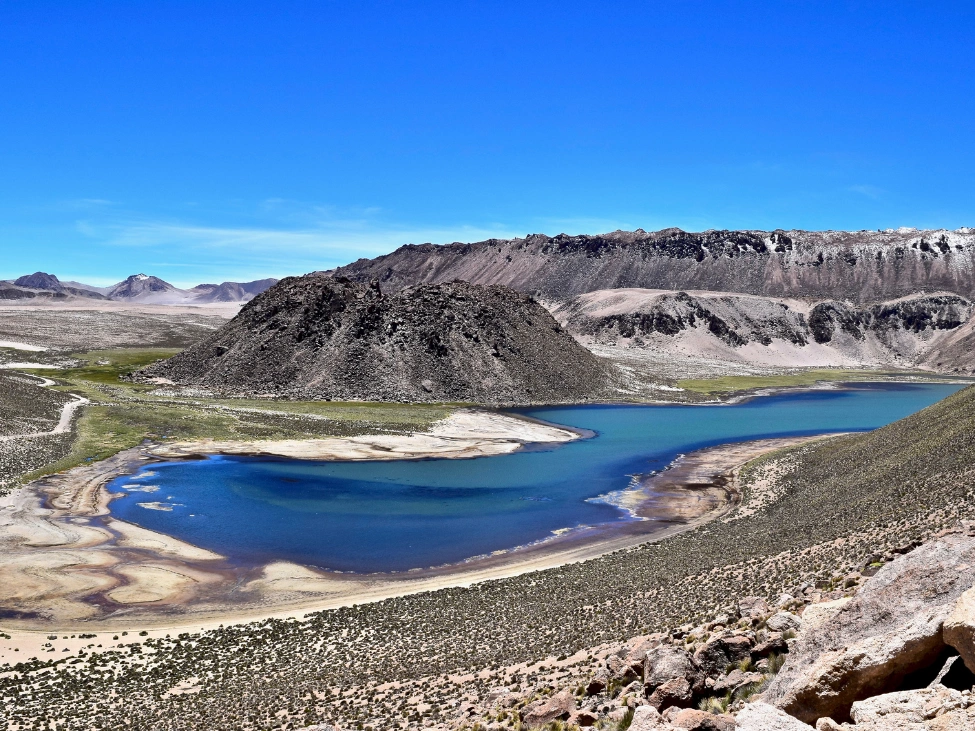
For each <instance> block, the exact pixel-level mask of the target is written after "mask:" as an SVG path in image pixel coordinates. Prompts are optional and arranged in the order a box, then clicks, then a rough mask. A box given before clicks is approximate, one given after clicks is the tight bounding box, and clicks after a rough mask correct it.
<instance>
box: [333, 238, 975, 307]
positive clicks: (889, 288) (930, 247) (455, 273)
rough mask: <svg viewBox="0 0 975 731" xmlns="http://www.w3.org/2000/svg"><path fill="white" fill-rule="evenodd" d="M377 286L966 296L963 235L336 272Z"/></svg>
mask: <svg viewBox="0 0 975 731" xmlns="http://www.w3.org/2000/svg"><path fill="white" fill-rule="evenodd" d="M336 274H337V275H340V276H345V277H349V278H352V279H355V280H358V281H362V282H369V281H373V280H379V282H380V283H381V284H382V286H383V287H384V288H388V289H398V288H402V287H406V286H409V285H413V284H420V283H435V282H448V281H452V280H454V279H462V280H465V281H469V282H474V283H477V284H504V285H507V286H509V287H512V288H514V289H517V290H519V291H522V292H528V293H535V294H538V295H540V296H541V297H542V298H544V299H547V300H558V301H563V300H566V299H569V298H570V297H574V296H576V295H579V294H583V293H585V292H594V291H596V290H601V289H618V288H623V287H636V288H644V289H670V290H678V289H681V290H709V291H716V292H740V293H745V294H757V295H765V296H771V297H801V298H807V297H810V298H817V299H839V300H851V301H854V302H876V301H881V300H889V299H896V298H898V297H903V296H905V295H909V294H913V293H916V292H935V291H944V292H953V293H955V294H959V295H961V296H963V297H967V298H975V230H973V229H968V228H961V229H957V230H955V231H948V230H944V229H941V230H926V231H920V230H918V229H913V228H902V229H897V230H892V229H889V230H887V231H781V230H779V231H704V232H702V233H690V232H687V231H682V230H680V229H677V228H668V229H663V230H661V231H654V232H646V231H643V230H642V229H637V230H636V231H614V232H612V233H607V234H602V235H596V236H588V235H583V236H567V235H565V234H559V235H558V236H546V235H544V234H532V235H530V236H527V237H525V238H523V239H507V240H502V239H491V240H488V241H482V242H479V243H474V244H460V243H455V244H449V245H446V246H434V245H433V244H422V245H412V244H410V245H407V246H403V247H400V248H399V249H397V250H396V251H394V252H392V253H391V254H387V255H385V256H380V257H377V258H375V259H360V260H359V261H356V262H354V263H352V264H349V265H348V266H345V267H341V268H340V269H338V270H337V271H336Z"/></svg>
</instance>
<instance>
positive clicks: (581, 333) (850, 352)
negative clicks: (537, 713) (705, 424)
mask: <svg viewBox="0 0 975 731" xmlns="http://www.w3.org/2000/svg"><path fill="white" fill-rule="evenodd" d="M553 314H554V315H555V317H556V319H557V320H559V322H560V323H562V325H563V326H564V327H565V328H566V329H567V330H568V331H569V332H570V333H572V334H573V335H574V336H575V337H576V338H577V339H578V340H579V341H580V342H582V343H584V344H586V345H590V346H598V348H599V352H600V353H602V354H604V355H605V354H606V353H607V352H608V349H610V348H612V349H615V350H617V351H620V352H622V351H623V350H624V349H625V350H626V351H627V352H628V354H629V355H630V356H631V357H635V356H637V355H639V354H640V353H642V352H647V353H651V352H652V355H653V356H654V357H655V358H657V359H658V360H659V359H660V358H661V357H664V356H668V355H669V356H670V357H671V358H672V359H673V360H674V361H675V362H678V361H681V360H683V359H686V357H687V355H688V354H689V353H691V354H694V355H695V356H697V357H701V358H712V359H715V360H721V361H725V362H729V363H747V364H752V365H766V366H780V367H808V366H820V367H822V366H881V367H890V366H900V367H909V366H918V365H923V366H925V367H931V368H934V369H937V370H942V371H951V372H955V373H958V372H969V371H973V370H975V358H973V352H975V351H973V350H972V348H971V347H970V346H971V342H970V341H971V332H972V330H971V328H972V326H973V325H975V319H973V314H975V305H973V304H972V302H970V301H969V300H967V299H965V298H963V297H959V296H958V295H954V294H945V293H941V294H923V295H913V296H909V297H903V298H900V299H897V300H891V301H888V302H882V303H878V304H874V305H854V304H851V303H847V302H841V301H837V300H823V301H820V302H815V301H802V300H795V299H778V298H770V297H759V296H756V295H739V294H727V293H721V292H692V293H687V292H670V291H661V290H646V289H610V290H599V291H596V292H588V293H586V294H582V295H579V296H577V297H574V298H572V299H571V300H569V301H568V302H565V303H563V304H562V305H560V306H558V307H557V308H555V310H554V311H553ZM964 333H968V335H969V338H968V339H967V340H966V339H965V336H964Z"/></svg>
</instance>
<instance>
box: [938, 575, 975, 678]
mask: <svg viewBox="0 0 975 731" xmlns="http://www.w3.org/2000/svg"><path fill="white" fill-rule="evenodd" d="M944 638H945V642H947V643H948V644H949V645H951V646H952V647H954V648H955V649H956V650H958V654H959V655H961V658H962V660H964V661H965V666H966V667H967V668H968V669H969V670H971V671H972V672H973V673H975V589H969V590H968V591H966V592H965V593H964V594H962V595H961V596H960V597H959V599H958V601H957V602H956V603H955V607H954V609H952V610H951V614H950V615H949V616H948V619H947V620H945V626H944Z"/></svg>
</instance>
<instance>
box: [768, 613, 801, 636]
mask: <svg viewBox="0 0 975 731" xmlns="http://www.w3.org/2000/svg"><path fill="white" fill-rule="evenodd" d="M765 626H766V627H768V628H769V629H770V630H772V631H773V632H787V631H789V630H790V629H791V630H793V631H796V630H798V629H799V627H800V626H802V620H801V619H799V617H797V616H796V615H795V614H793V613H792V612H776V613H775V614H773V615H772V616H771V617H769V618H768V619H767V620H765Z"/></svg>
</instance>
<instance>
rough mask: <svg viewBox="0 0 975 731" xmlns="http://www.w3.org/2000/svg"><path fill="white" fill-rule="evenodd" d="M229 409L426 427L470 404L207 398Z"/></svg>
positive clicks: (209, 401)
mask: <svg viewBox="0 0 975 731" xmlns="http://www.w3.org/2000/svg"><path fill="white" fill-rule="evenodd" d="M205 402H206V403H208V404H214V405H219V406H226V407H228V408H231V409H258V410H263V411H284V412H288V413H291V414H308V415H312V416H321V417H324V418H327V419H335V420H338V421H367V422H378V423H383V424H401V425H414V426H425V425H428V424H432V423H433V422H435V421H438V420H440V419H443V418H445V417H447V416H449V415H450V414H451V412H453V411H455V410H456V409H458V408H460V407H463V406H469V405H470V404H459V403H458V404H399V403H385V402H370V401H283V400H282V401H277V400H267V399H206V400H205Z"/></svg>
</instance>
